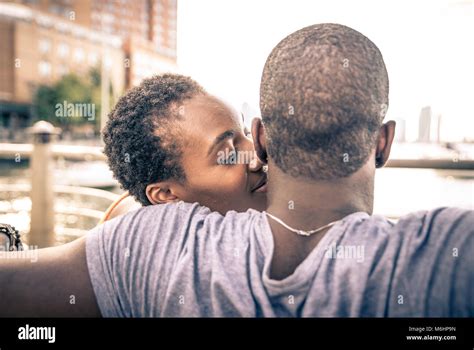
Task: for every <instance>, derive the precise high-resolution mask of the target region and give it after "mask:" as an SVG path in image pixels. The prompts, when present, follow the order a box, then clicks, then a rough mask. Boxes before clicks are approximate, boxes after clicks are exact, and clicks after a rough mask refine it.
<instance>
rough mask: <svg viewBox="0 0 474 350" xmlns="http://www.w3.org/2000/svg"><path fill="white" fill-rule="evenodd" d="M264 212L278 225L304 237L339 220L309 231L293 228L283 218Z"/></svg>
mask: <svg viewBox="0 0 474 350" xmlns="http://www.w3.org/2000/svg"><path fill="white" fill-rule="evenodd" d="M265 214H267V215H268V217H270V218H272V219H273V220H275V221H276V222H278V223H279V224H280V225H282V226H283V227H284V228H286V229H287V230H290V231H291V232H294V233H296V234H297V235H300V236H305V237H308V236H311V235H313V234H315V233H318V232H320V231H322V230H324V229H325V228H328V227H331V226H333V225H334V224H336V223H337V222H339V221H340V220H337V221H333V222H330V223H329V224H327V225H324V226H321V227H319V228H317V229H315V230H310V231H304V230H297V229H294V228H293V227H290V226H288V225H287V224H285V223H284V222H283V220H281V219H279V218H277V217H276V216H274V215H272V214H269V213H267V212H265Z"/></svg>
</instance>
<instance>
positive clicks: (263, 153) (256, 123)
mask: <svg viewBox="0 0 474 350" xmlns="http://www.w3.org/2000/svg"><path fill="white" fill-rule="evenodd" d="M252 138H253V146H254V148H255V152H256V153H257V157H258V158H259V159H260V160H261V161H262V162H263V163H264V164H267V161H268V159H267V158H268V155H267V140H266V135H265V128H264V127H263V124H262V120H261V119H260V118H254V119H253V120H252Z"/></svg>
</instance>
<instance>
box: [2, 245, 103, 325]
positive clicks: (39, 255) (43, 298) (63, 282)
mask: <svg viewBox="0 0 474 350" xmlns="http://www.w3.org/2000/svg"><path fill="white" fill-rule="evenodd" d="M85 243H86V238H85V237H82V238H79V239H77V240H75V241H74V242H71V243H68V244H65V245H62V246H60V247H52V248H45V249H38V250H26V251H19V252H2V254H1V255H0V316H2V317H8V316H13V317H100V311H99V308H98V306H97V302H96V299H95V295H94V291H93V289H92V284H91V281H90V277H89V272H88V269H87V263H86V251H85Z"/></svg>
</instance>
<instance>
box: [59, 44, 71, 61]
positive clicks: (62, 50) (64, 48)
mask: <svg viewBox="0 0 474 350" xmlns="http://www.w3.org/2000/svg"><path fill="white" fill-rule="evenodd" d="M58 55H59V57H61V58H66V57H67V56H68V55H69V45H68V44H66V43H60V44H59V46H58Z"/></svg>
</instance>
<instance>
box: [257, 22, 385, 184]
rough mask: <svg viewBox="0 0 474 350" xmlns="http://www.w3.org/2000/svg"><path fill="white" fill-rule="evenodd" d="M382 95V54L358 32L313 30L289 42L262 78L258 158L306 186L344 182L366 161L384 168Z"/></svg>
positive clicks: (335, 28) (325, 26)
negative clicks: (262, 133)
mask: <svg viewBox="0 0 474 350" xmlns="http://www.w3.org/2000/svg"><path fill="white" fill-rule="evenodd" d="M388 90H389V83H388V75H387V70H386V68H385V64H384V62H383V58H382V55H381V53H380V51H379V50H378V48H377V47H376V46H375V44H374V43H372V42H371V41H370V40H369V39H368V38H366V37H365V36H363V35H362V34H360V33H359V32H357V31H355V30H353V29H351V28H348V27H346V26H343V25H338V24H318V25H313V26H309V27H306V28H303V29H301V30H299V31H297V32H295V33H293V34H291V35H289V36H288V37H286V38H285V39H283V40H282V41H281V42H280V43H279V44H278V45H277V46H276V47H275V48H274V49H273V51H272V52H271V54H270V56H269V57H268V59H267V61H266V64H265V67H264V70H263V75H262V80H261V88H260V108H261V113H262V121H263V124H264V126H265V132H266V140H265V149H264V150H263V151H262V149H260V150H259V152H260V153H261V154H260V157H265V154H263V153H265V151H268V155H269V156H270V158H271V159H272V161H273V162H274V163H275V164H276V166H277V167H278V168H279V169H280V170H281V171H282V172H283V173H285V174H287V175H290V176H292V177H296V178H306V179H309V180H335V179H339V178H344V177H348V176H350V175H351V174H354V173H355V172H357V171H358V170H359V169H361V167H362V166H363V165H364V164H366V163H367V162H368V161H369V158H371V157H372V156H373V157H378V158H379V159H378V161H379V165H380V166H381V165H383V163H384V162H385V161H386V160H387V159H386V158H388V153H389V151H390V144H391V141H392V139H393V128H394V123H393V122H391V123H388V129H386V127H383V128H381V126H382V120H383V118H384V116H385V113H386V111H387V108H388ZM386 126H387V125H386ZM389 129H390V130H389ZM381 131H382V133H384V135H382V137H383V138H384V140H380V139H381V138H380V132H381ZM386 131H389V133H388V134H386ZM387 135H388V138H387V137H386V136H387ZM390 135H391V136H390ZM379 141H381V142H382V143H381V144H380V145H378V142H379ZM257 143H261V142H260V141H258V142H257ZM259 146H260V145H259V144H258V145H257V148H260V147H259ZM262 152H263V153H262ZM375 153H377V154H375ZM379 153H380V154H379ZM374 163H375V161H374Z"/></svg>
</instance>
